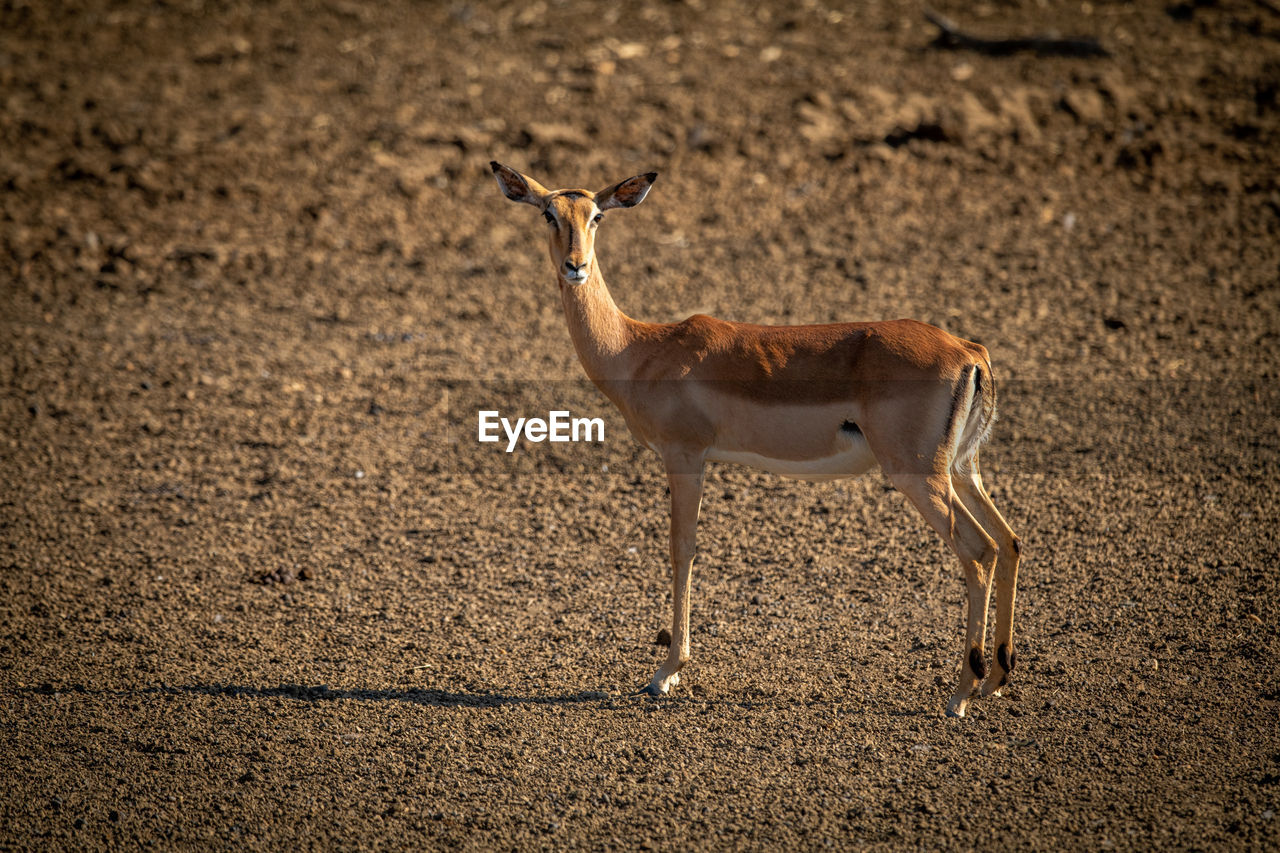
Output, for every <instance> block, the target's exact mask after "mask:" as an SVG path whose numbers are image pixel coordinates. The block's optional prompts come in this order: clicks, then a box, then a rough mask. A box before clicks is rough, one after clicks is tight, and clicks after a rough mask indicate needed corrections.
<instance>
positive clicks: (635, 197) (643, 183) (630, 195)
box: [596, 172, 658, 210]
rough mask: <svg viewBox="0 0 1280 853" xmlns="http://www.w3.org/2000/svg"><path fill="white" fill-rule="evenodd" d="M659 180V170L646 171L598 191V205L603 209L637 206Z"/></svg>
mask: <svg viewBox="0 0 1280 853" xmlns="http://www.w3.org/2000/svg"><path fill="white" fill-rule="evenodd" d="M656 180H658V173H657V172H645V173H644V174H643V175H636V176H635V177H634V178H627V179H626V180H625V181H623V182H622V183H620V184H614V185H613V186H611V187H609V188H608V189H604V190H600V192H598V193H596V207H598V208H600V209H601V210H613V209H614V208H615V207H635V206H636V205H637V204H639V203H640V202H642V201H644V197H645V196H647V195H648V194H649V187H651V186H653V182H654V181H656Z"/></svg>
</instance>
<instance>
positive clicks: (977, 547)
mask: <svg viewBox="0 0 1280 853" xmlns="http://www.w3.org/2000/svg"><path fill="white" fill-rule="evenodd" d="M891 479H892V480H893V484H894V485H895V486H896V487H897V488H898V490H899V491H901V492H902V493H903V494H905V495H906V496H907V499H908V500H910V501H911V503H912V504H913V505H914V506H915V508H916V509H917V510H919V511H920V514H921V515H922V516H924V519H925V521H927V522H928V523H929V526H930V527H932V528H933V529H934V530H936V531H937V532H938V535H940V536H941V537H942V541H944V542H946V543H947V547H949V548H950V549H951V550H952V551H953V552H954V553H955V555H956V556H957V557H958V558H959V559H960V567H961V568H962V569H963V570H964V580H965V587H966V589H967V591H968V599H969V604H968V620H967V623H966V628H965V641H964V657H963V662H962V665H961V670H960V683H959V684H957V685H956V689H955V692H954V693H953V694H952V695H951V700H950V701H949V702H947V716H950V717H963V716H964V712H965V708H966V707H967V706H968V704H969V699H970V698H971V697H972V696H973V694H974V691H975V690H977V688H978V684H979V683H981V681H982V679H983V678H985V677H986V674H987V664H986V659H985V658H984V656H983V641H984V639H985V637H986V633H987V608H988V606H989V605H990V602H991V578H992V574H993V572H994V569H995V562H996V543H995V542H994V541H993V540H992V539H991V537H990V536H989V535H987V532H986V531H985V530H984V529H983V526H982V525H981V524H980V523H978V520H977V519H975V518H974V517H973V514H972V513H970V512H969V510H968V509H967V508H966V507H965V505H964V503H963V502H962V501H961V500H960V498H959V496H958V495H957V494H956V493H955V491H954V490H953V489H952V484H951V478H950V477H948V476H946V475H944V474H932V475H928V476H922V475H918V474H910V475H898V476H893V477H892V478H891Z"/></svg>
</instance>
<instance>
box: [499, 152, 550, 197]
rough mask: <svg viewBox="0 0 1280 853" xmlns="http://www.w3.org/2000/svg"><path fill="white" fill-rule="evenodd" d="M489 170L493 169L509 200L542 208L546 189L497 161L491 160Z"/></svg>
mask: <svg viewBox="0 0 1280 853" xmlns="http://www.w3.org/2000/svg"><path fill="white" fill-rule="evenodd" d="M489 168H491V169H493V176H494V177H495V178H497V179H498V186H499V187H501V188H502V192H503V194H504V195H506V197H507V198H509V199H511V200H512V201H522V202H524V203H525V204H531V205H533V206H534V207H536V208H539V209H541V208H542V200H543V199H544V198H546V197H547V189H546V187H544V186H542V184H540V183H538V182H537V181H535V180H534V179H533V178H530V177H528V176H526V175H522V174H520V173H519V172H517V171H516V170H515V169H512V168H511V167H510V166H504V165H502V164H501V163H499V162H498V161H497V160H490V161H489Z"/></svg>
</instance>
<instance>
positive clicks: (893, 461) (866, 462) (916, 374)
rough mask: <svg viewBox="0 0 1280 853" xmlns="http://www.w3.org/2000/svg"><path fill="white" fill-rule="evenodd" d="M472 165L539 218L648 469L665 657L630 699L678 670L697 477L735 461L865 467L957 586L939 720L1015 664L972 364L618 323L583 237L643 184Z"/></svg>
mask: <svg viewBox="0 0 1280 853" xmlns="http://www.w3.org/2000/svg"><path fill="white" fill-rule="evenodd" d="M490 165H491V167H492V168H493V174H494V176H495V177H496V178H497V180H498V185H499V186H500V187H501V189H502V192H503V193H504V194H505V195H506V196H507V198H509V199H511V200H512V201H518V202H524V203H526V204H530V205H533V206H534V207H536V208H537V209H538V210H539V212H541V214H542V216H543V218H544V219H545V220H546V226H547V241H548V244H549V248H550V251H551V263H552V266H553V267H554V269H555V277H556V284H557V285H558V287H559V291H560V301H561V303H562V304H563V306H564V313H565V317H566V319H567V320H568V323H569V334H570V336H571V338H572V339H573V345H574V348H575V349H576V350H577V353H578V358H579V360H581V362H582V366H583V368H584V369H585V370H586V373H587V376H588V377H589V378H590V379H591V381H592V382H593V383H594V384H595V385H596V386H597V387H598V388H599V389H600V390H601V391H602V392H603V393H604V394H605V396H607V397H608V398H609V399H610V400H611V401H612V402H613V404H614V405H615V406H617V407H618V410H619V411H620V412H621V413H622V416H623V418H624V419H625V420H626V422H627V426H628V427H629V428H630V430H631V432H632V433H633V434H634V435H635V437H636V439H637V440H638V441H640V443H641V444H643V445H645V446H647V447H649V448H650V449H652V450H653V451H654V452H656V453H657V454H658V455H659V456H660V457H661V458H662V462H663V465H664V467H665V468H666V474H667V482H668V484H669V486H670V490H671V569H672V601H673V605H674V606H673V614H672V625H671V642H670V645H669V647H668V652H667V658H666V660H665V661H664V662H663V664H662V666H661V667H660V668H659V669H658V671H657V673H655V674H654V676H653V678H652V680H651V681H650V682H649V683H648V685H647V686H646V687H644V688H643V690H642V691H641V692H642V693H647V694H648V695H650V696H662V695H665V694H666V693H667V692H668V691H669V690H670V689H671V688H672V687H674V686H675V685H676V684H678V683H679V680H680V670H681V669H682V668H683V667H684V665H685V664H686V663H688V661H689V580H690V573H691V570H692V567H693V557H694V539H695V534H696V529H697V523H698V510H699V507H700V506H701V503H702V482H703V470H704V467H705V464H706V463H707V462H740V463H745V464H747V465H751V466H754V467H757V468H762V469H764V470H766V471H772V472H774V473H777V474H781V475H783V476H787V477H795V478H800V479H808V480H825V479H835V478H842V477H854V476H857V475H859V474H864V473H866V472H868V471H870V470H872V469H873V468H875V467H877V466H878V467H879V468H880V469H881V470H883V471H884V472H885V474H886V475H887V476H888V478H889V480H890V481H891V482H892V483H893V485H894V486H895V487H896V488H897V489H898V490H899V491H901V492H902V493H903V494H904V495H906V496H907V499H908V500H909V501H910V502H911V503H912V504H913V505H914V506H915V508H916V509H917V510H918V511H919V512H920V514H921V515H922V516H924V519H925V521H926V522H927V523H928V524H929V525H930V526H931V527H933V529H934V530H935V531H937V533H938V534H939V535H940V536H941V537H942V539H943V541H944V542H945V543H946V544H947V546H948V547H949V548H950V549H951V550H952V551H953V552H954V553H955V554H956V556H957V557H958V558H959V560H960V566H961V568H962V569H963V572H964V578H965V584H966V587H967V592H968V622H967V628H966V632H965V641H964V648H963V653H962V661H961V673H960V682H959V684H958V685H957V686H956V689H955V692H954V693H953V694H952V696H951V699H950V701H949V702H948V704H947V713H948V715H950V716H957V717H960V716H964V712H965V708H966V706H967V705H968V703H969V700H970V698H971V697H972V696H973V695H975V693H980V695H982V696H988V695H992V694H996V693H998V692H999V690H1000V688H1001V687H1002V686H1004V684H1005V683H1006V682H1007V681H1008V678H1009V674H1010V672H1012V671H1013V668H1014V664H1015V663H1016V655H1015V654H1014V647H1013V607H1014V595H1015V590H1016V586H1017V577H1018V559H1019V555H1020V551H1021V545H1020V541H1019V539H1018V537H1017V536H1015V535H1014V533H1013V530H1012V529H1010V527H1009V525H1008V524H1007V523H1006V522H1005V520H1004V518H1003V517H1002V516H1001V515H1000V512H999V510H997V509H996V507H995V505H994V504H993V503H992V502H991V498H990V497H989V496H988V495H987V492H986V490H985V489H984V488H983V485H982V477H981V475H980V474H979V471H978V449H979V447H980V446H981V445H982V443H983V441H985V440H986V438H987V435H988V433H989V431H990V429H991V424H992V421H993V420H994V419H995V413H996V411H995V410H996V394H995V385H994V383H993V381H992V375H991V364H990V360H989V359H988V356H987V351H986V349H985V348H983V347H982V346H981V345H979V344H975V343H970V342H969V341H964V340H961V339H959V338H956V337H953V336H952V335H950V334H948V333H947V332H944V331H943V330H941V329H938V328H935V327H933V326H929V325H926V324H924V323H919V322H916V321H914V320H892V321H886V322H878V323H832V324H827V325H815V326H754V325H748V324H745V323H730V322H725V321H723V320H717V319H714V318H712V317H707V316H705V315H700V314H699V315H695V316H693V317H690V318H689V319H687V320H685V321H683V322H680V323H644V322H641V321H638V320H633V319H631V318H630V317H628V316H627V315H626V314H623V313H622V312H621V311H620V310H618V306H617V305H615V304H614V302H613V298H612V297H611V296H610V295H609V290H608V288H606V287H605V283H604V278H603V276H602V275H601V273H600V268H599V265H598V264H597V262H596V253H595V239H596V231H597V228H598V226H599V225H600V222H601V221H602V219H603V218H604V215H605V214H606V213H607V212H608V211H611V210H615V209H618V208H625V207H635V206H636V205H637V204H639V203H640V202H642V201H643V200H644V198H645V196H646V195H647V194H648V192H649V188H650V187H651V186H652V185H653V182H654V181H655V180H656V179H657V177H658V176H657V173H654V172H650V173H648V174H644V175H638V176H636V177H633V178H628V179H627V180H625V181H622V182H621V183H618V184H614V185H612V186H609V187H606V188H604V189H602V190H600V191H598V192H591V191H589V190H581V189H576V190H547V189H546V188H544V187H543V186H542V185H541V184H539V183H538V182H537V181H535V180H533V179H532V178H529V177H527V176H525V175H522V174H520V173H519V172H516V171H515V170H513V169H510V168H508V167H506V166H503V165H502V164H500V163H497V162H493V163H490ZM993 582H994V585H995V588H996V629H995V638H994V639H995V643H996V655H995V662H994V666H993V668H992V669H991V671H990V672H988V670H987V664H986V660H985V656H984V653H983V645H984V639H985V636H986V628H987V611H988V609H989V606H990V600H991V590H992V584H993ZM984 679H985V680H984Z"/></svg>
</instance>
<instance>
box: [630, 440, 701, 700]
mask: <svg viewBox="0 0 1280 853" xmlns="http://www.w3.org/2000/svg"><path fill="white" fill-rule="evenodd" d="M663 461H664V462H665V464H666V466H667V484H668V485H669V486H670V488H671V602H672V615H671V645H670V646H669V647H668V648H667V659H666V661H665V662H664V663H663V664H662V666H661V667H660V668H659V669H658V671H657V672H656V673H655V674H654V676H653V680H652V681H650V682H649V684H648V686H647V687H645V688H644V690H643V691H642V692H644V693H647V694H648V695H650V696H663V695H665V694H666V693H667V692H668V691H669V690H670V689H671V688H672V687H675V686H676V685H677V684H679V683H680V669H681V668H682V667H683V666H684V665H685V664H686V663H688V661H689V580H690V575H691V574H692V573H693V554H694V547H695V540H696V539H697V533H698V510H699V508H700V507H701V506H702V470H703V461H702V455H701V454H698V455H696V456H691V455H687V454H679V455H664V458H663Z"/></svg>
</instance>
